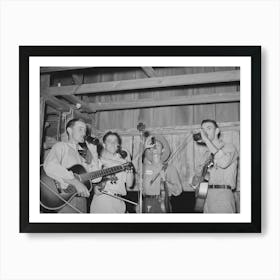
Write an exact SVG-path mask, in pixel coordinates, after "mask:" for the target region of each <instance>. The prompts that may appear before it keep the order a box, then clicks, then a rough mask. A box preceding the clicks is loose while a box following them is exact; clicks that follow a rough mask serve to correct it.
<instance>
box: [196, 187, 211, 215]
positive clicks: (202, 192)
mask: <svg viewBox="0 0 280 280" xmlns="http://www.w3.org/2000/svg"><path fill="white" fill-rule="evenodd" d="M207 193H208V182H201V183H200V184H199V186H198V187H197V188H196V190H195V198H196V200H195V206H194V211H195V212H203V209H204V204H205V200H206V197H207Z"/></svg>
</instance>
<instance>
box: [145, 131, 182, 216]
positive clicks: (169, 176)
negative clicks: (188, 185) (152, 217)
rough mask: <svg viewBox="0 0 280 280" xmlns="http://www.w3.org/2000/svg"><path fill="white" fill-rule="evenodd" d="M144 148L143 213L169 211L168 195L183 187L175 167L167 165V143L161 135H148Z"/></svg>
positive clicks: (168, 149)
mask: <svg viewBox="0 0 280 280" xmlns="http://www.w3.org/2000/svg"><path fill="white" fill-rule="evenodd" d="M145 149H146V150H145V158H144V166H143V171H144V174H143V196H144V197H143V213H170V212H172V209H171V204H170V200H169V198H170V196H171V195H174V196H178V195H180V194H181V192H182V189H183V188H182V184H181V180H180V177H179V174H178V171H177V169H176V168H175V167H174V166H173V165H171V164H169V165H167V160H168V158H169V156H170V154H171V151H170V147H169V144H168V142H167V140H166V139H165V138H164V137H163V136H161V135H155V136H149V137H148V138H147V140H146V143H145ZM158 174H159V176H157V175H158Z"/></svg>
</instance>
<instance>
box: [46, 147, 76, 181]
mask: <svg viewBox="0 0 280 280" xmlns="http://www.w3.org/2000/svg"><path fill="white" fill-rule="evenodd" d="M64 153H65V147H64V146H63V143H60V142H59V143H56V144H55V145H54V146H53V147H52V149H51V151H50V152H49V154H48V156H47V158H46V159H45V162H44V170H45V172H46V174H47V175H48V176H49V177H51V178H53V179H56V180H58V181H60V182H61V181H63V182H64V180H71V179H74V174H73V172H72V171H68V170H67V169H66V168H65V167H63V166H62V164H61V161H62V157H63V154H64Z"/></svg>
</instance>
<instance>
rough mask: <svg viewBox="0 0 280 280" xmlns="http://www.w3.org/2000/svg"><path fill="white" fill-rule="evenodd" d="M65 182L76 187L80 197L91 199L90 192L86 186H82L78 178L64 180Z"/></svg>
mask: <svg viewBox="0 0 280 280" xmlns="http://www.w3.org/2000/svg"><path fill="white" fill-rule="evenodd" d="M64 181H65V182H66V183H68V184H70V185H72V186H74V187H75V188H76V190H77V193H78V195H79V196H82V197H89V191H88V189H87V187H86V186H85V185H84V184H82V183H81V182H80V181H79V180H77V179H76V178H74V179H68V180H64Z"/></svg>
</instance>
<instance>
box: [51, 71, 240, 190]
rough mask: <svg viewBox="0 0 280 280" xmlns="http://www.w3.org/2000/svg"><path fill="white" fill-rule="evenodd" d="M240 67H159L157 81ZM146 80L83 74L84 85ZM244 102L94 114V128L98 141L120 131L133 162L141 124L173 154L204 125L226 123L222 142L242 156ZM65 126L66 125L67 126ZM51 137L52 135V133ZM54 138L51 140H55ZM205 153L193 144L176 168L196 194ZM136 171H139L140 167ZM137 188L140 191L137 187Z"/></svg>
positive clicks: (182, 90)
mask: <svg viewBox="0 0 280 280" xmlns="http://www.w3.org/2000/svg"><path fill="white" fill-rule="evenodd" d="M237 69H239V68H238V67H174V68H172V67H168V68H165V67H161V68H157V67H154V70H155V73H156V74H157V76H159V77H160V76H170V75H182V74H194V73H205V72H215V71H229V70H237ZM61 75H62V76H57V77H53V78H52V81H51V82H52V84H54V85H56V84H57V83H61V85H69V84H73V83H74V81H73V79H71V78H69V76H68V78H67V77H64V75H65V74H61ZM139 78H147V75H146V74H145V73H144V71H143V70H142V69H141V68H139V67H137V68H136V67H135V68H95V69H94V71H92V69H91V70H89V71H86V72H84V75H83V82H84V83H94V82H106V81H118V80H132V79H139ZM234 91H239V85H237V84H236V83H235V84H227V83H225V84H218V85H203V86H192V87H176V88H166V89H157V90H155V89H152V90H145V91H143V90H141V91H133V92H132V91H127V92H122V93H113V94H103V95H102V94H99V95H94V96H90V95H89V96H83V99H85V101H86V102H101V103H102V102H115V101H131V100H141V99H143V98H153V97H154V98H156V97H157V98H163V99H164V98H170V97H174V98H176V96H191V95H199V94H211V93H227V92H229V93H230V92H234ZM239 116H240V112H239V102H232V103H219V104H204V105H187V106H168V107H161V108H160V107H159V108H144V109H135V110H117V111H106V112H97V113H96V114H94V120H93V126H94V128H95V130H96V133H97V135H99V136H102V135H103V134H104V133H105V132H106V131H108V130H115V131H117V132H119V133H120V134H121V135H122V138H123V146H124V148H126V149H127V150H128V151H129V152H130V153H131V154H132V156H133V157H135V155H136V154H137V152H138V148H139V136H137V131H136V126H137V124H138V123H139V122H143V123H145V125H146V127H147V129H148V130H150V131H156V132H157V133H160V134H163V135H164V136H166V138H167V140H168V141H169V143H170V146H171V149H172V150H173V151H174V150H175V149H176V148H177V147H178V146H179V145H180V144H181V143H182V142H183V141H184V140H185V138H186V136H187V135H188V134H189V133H190V132H191V130H192V129H193V128H195V127H197V125H199V124H200V122H201V121H202V120H203V119H206V118H210V119H215V120H217V122H218V123H222V127H223V133H222V138H223V139H224V140H225V142H233V143H234V144H235V146H236V147H237V149H238V150H239V139H240V136H239V120H240V119H239ZM62 126H63V125H62ZM54 131H56V128H55V127H53V126H52V127H51V128H49V133H47V135H50V134H51V133H53V132H54ZM50 132H51V133H50ZM50 136H52V135H50ZM201 152H202V151H201V148H199V147H198V146H197V145H196V144H194V143H193V141H192V140H191V141H190V142H189V143H188V145H187V146H186V147H185V148H184V149H183V151H182V152H181V153H180V154H179V156H178V157H177V159H176V161H174V165H175V166H176V167H177V169H178V171H179V173H180V176H181V179H182V182H183V185H184V189H185V190H191V189H190V188H189V183H190V181H191V178H192V176H193V170H194V168H195V166H196V164H197V162H198V160H199V157H200V154H201ZM136 169H137V166H136ZM135 188H137V185H136V187H135Z"/></svg>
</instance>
